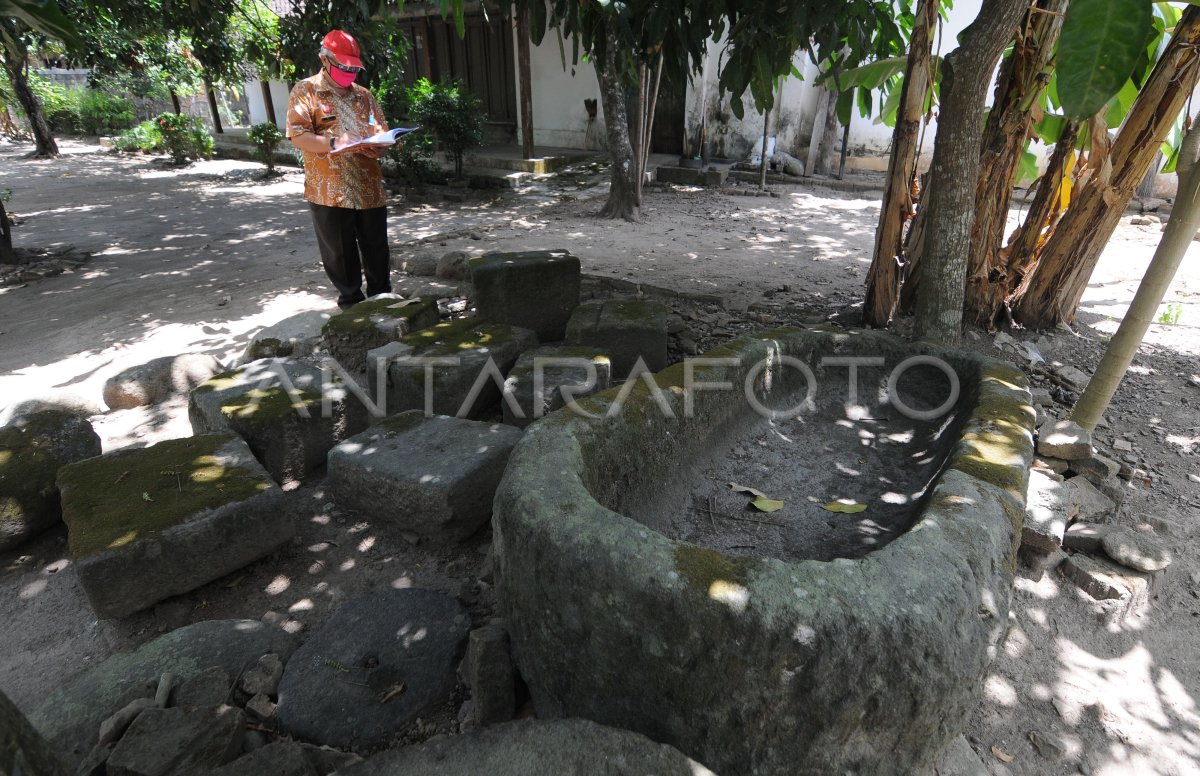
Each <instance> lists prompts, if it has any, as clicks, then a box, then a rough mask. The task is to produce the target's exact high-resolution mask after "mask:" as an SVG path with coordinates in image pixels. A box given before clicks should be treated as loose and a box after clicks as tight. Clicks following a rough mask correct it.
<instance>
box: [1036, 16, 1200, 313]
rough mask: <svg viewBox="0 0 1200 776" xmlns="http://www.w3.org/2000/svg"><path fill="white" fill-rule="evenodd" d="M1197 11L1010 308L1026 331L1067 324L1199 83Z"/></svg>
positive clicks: (1180, 27) (1178, 30)
mask: <svg viewBox="0 0 1200 776" xmlns="http://www.w3.org/2000/svg"><path fill="white" fill-rule="evenodd" d="M1198 43H1200V6H1194V5H1189V6H1188V7H1187V10H1185V11H1184V12H1183V18H1182V19H1181V20H1180V21H1179V23H1178V24H1177V25H1175V33H1174V35H1172V36H1171V42H1170V43H1168V44H1167V48H1166V50H1165V51H1164V52H1163V55H1162V56H1161V57H1160V58H1159V60H1158V64H1156V65H1155V66H1154V70H1153V71H1152V72H1151V73H1150V77H1149V78H1148V79H1147V80H1146V83H1145V84H1144V85H1143V86H1142V88H1141V90H1140V91H1139V92H1138V96H1137V99H1135V100H1134V102H1133V105H1132V106H1131V107H1130V109H1129V115H1127V116H1126V117H1125V122H1124V124H1122V126H1121V131H1120V132H1118V133H1117V138H1116V141H1115V142H1114V143H1113V146H1112V150H1111V152H1110V154H1109V162H1110V163H1111V174H1108V173H1107V169H1106V168H1107V165H1106V166H1105V168H1102V169H1098V170H1092V171H1091V173H1090V174H1085V179H1084V180H1082V181H1081V182H1080V183H1079V184H1078V185H1077V186H1076V192H1075V196H1074V198H1073V199H1072V201H1071V206H1070V208H1068V210H1067V213H1066V215H1064V216H1063V219H1062V221H1060V222H1059V224H1058V227H1057V228H1056V229H1055V230H1054V235H1053V236H1052V237H1051V238H1050V239H1049V240H1048V241H1047V242H1046V244H1045V246H1044V248H1043V249H1042V252H1041V257H1040V259H1039V260H1038V263H1037V267H1036V268H1035V269H1034V270H1033V274H1032V276H1031V277H1030V280H1029V284H1028V287H1027V288H1026V289H1025V291H1024V293H1022V294H1020V296H1019V298H1017V299H1016V304H1015V305H1014V306H1013V315H1014V317H1015V318H1016V319H1017V320H1018V321H1019V322H1021V323H1023V324H1024V325H1026V326H1028V327H1030V328H1039V329H1040V328H1045V327H1050V326H1056V325H1057V324H1059V323H1061V322H1064V321H1065V322H1068V323H1069V322H1070V321H1073V320H1075V311H1076V309H1077V308H1078V307H1079V300H1080V299H1082V298H1083V292H1084V290H1086V289H1087V283H1088V280H1089V279H1090V278H1091V276H1092V272H1093V270H1095V268H1096V263H1097V262H1098V261H1099V259H1100V253H1101V252H1102V251H1103V250H1104V246H1105V244H1106V243H1107V242H1108V239H1109V237H1111V236H1112V233H1113V230H1114V229H1115V228H1116V226H1117V223H1118V222H1119V221H1120V220H1121V216H1122V214H1124V212H1125V206H1126V205H1128V204H1129V200H1130V199H1132V198H1133V191H1134V189H1135V188H1137V185H1138V184H1139V183H1140V182H1141V181H1142V178H1143V177H1144V176H1145V175H1146V170H1148V169H1149V168H1150V165H1151V163H1152V162H1153V161H1154V156H1155V154H1157V153H1158V150H1159V146H1160V145H1161V143H1162V142H1163V140H1164V139H1166V136H1167V133H1168V132H1170V130H1171V125H1172V124H1174V122H1175V118H1176V117H1177V116H1178V115H1179V112H1180V110H1182V108H1183V104H1184V102H1185V101H1186V100H1187V98H1188V95H1190V94H1191V93H1192V90H1193V89H1195V88H1196V81H1197V78H1198V77H1200V52H1197V48H1196V46H1197V44H1198Z"/></svg>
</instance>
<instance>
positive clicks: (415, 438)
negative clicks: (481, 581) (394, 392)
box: [329, 410, 521, 541]
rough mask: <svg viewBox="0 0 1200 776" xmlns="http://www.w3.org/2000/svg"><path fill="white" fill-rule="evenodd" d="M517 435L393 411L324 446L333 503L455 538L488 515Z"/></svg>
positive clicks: (467, 422)
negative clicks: (335, 443)
mask: <svg viewBox="0 0 1200 776" xmlns="http://www.w3.org/2000/svg"><path fill="white" fill-rule="evenodd" d="M520 438H521V432H520V431H519V430H518V429H515V428H513V427H511V426H507V425H503V424H499V423H482V422H479V421H475V420H463V419H461V418H450V417H446V416H444V415H434V416H433V417H429V418H427V417H425V416H424V414H423V413H422V412H420V411H419V410H410V411H408V412H402V413H400V414H399V415H394V416H392V417H390V418H387V419H386V420H384V421H382V422H380V423H378V424H376V425H375V426H372V427H371V428H370V429H369V430H367V431H365V432H363V433H361V434H359V435H357V436H355V437H352V438H350V439H348V440H346V441H345V442H343V443H342V444H340V445H338V446H337V447H335V448H333V450H331V451H329V485H330V489H331V490H332V492H333V497H334V500H335V501H336V502H337V503H338V504H340V505H342V506H347V507H350V508H352V509H355V510H357V511H359V512H362V513H363V514H364V515H366V516H368V517H369V518H371V519H378V520H383V521H385V522H387V523H389V524H392V525H395V526H397V527H399V528H401V529H403V530H407V531H412V532H414V533H417V534H420V535H422V536H426V537H429V538H432V539H435V540H445V541H458V540H461V539H465V538H467V537H469V536H470V535H471V534H473V533H475V532H476V531H478V530H479V529H480V528H481V527H482V526H483V524H484V523H486V522H487V521H488V518H490V517H491V515H492V497H493V496H494V495H495V493H496V487H497V486H498V485H499V484H500V477H501V475H502V474H504V467H505V465H506V464H507V463H508V456H509V453H511V452H512V448H513V445H515V444H516V443H517V440H518V439H520Z"/></svg>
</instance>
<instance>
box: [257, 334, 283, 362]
mask: <svg viewBox="0 0 1200 776" xmlns="http://www.w3.org/2000/svg"><path fill="white" fill-rule="evenodd" d="M293 349H294V348H293V345H292V343H291V342H290V341H289V342H288V343H287V346H286V347H284V342H283V340H281V339H278V338H276V337H263V338H261V339H256V340H254V341H253V342H251V343H250V348H249V350H248V352H247V355H248V356H249V358H250V360H252V361H257V360H258V359H260V358H278V357H280V356H290V355H291V354H292V350H293Z"/></svg>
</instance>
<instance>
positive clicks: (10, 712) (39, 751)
mask: <svg viewBox="0 0 1200 776" xmlns="http://www.w3.org/2000/svg"><path fill="white" fill-rule="evenodd" d="M0 773H4V774H12V775H13V776H16V774H23V776H67V774H68V773H69V771H68V770H67V768H66V766H64V765H63V763H62V761H60V760H59V759H58V755H56V754H55V753H54V750H53V749H52V748H51V747H50V744H49V743H47V742H46V739H44V738H42V736H41V734H40V733H38V732H37V730H36V729H34V727H33V725H32V724H30V722H29V720H28V719H26V718H25V715H24V714H22V713H21V710H20V709H18V708H17V707H16V705H14V704H13V702H12V701H10V700H9V699H8V696H7V695H5V694H4V693H2V692H0Z"/></svg>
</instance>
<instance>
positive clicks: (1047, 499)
mask: <svg viewBox="0 0 1200 776" xmlns="http://www.w3.org/2000/svg"><path fill="white" fill-rule="evenodd" d="M1068 502H1069V493H1068V491H1067V489H1066V487H1065V486H1064V485H1063V484H1062V483H1061V482H1057V481H1055V480H1054V479H1053V478H1051V477H1049V476H1047V475H1045V474H1043V473H1042V472H1041V471H1038V470H1037V469H1032V470H1030V472H1029V487H1028V489H1027V491H1026V495H1025V523H1024V526H1023V528H1022V529H1021V546H1022V547H1029V548H1030V549H1032V550H1034V551H1035V552H1040V553H1050V552H1054V551H1055V550H1057V549H1059V548H1060V547H1061V546H1062V543H1063V532H1064V531H1066V530H1067V523H1068Z"/></svg>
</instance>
